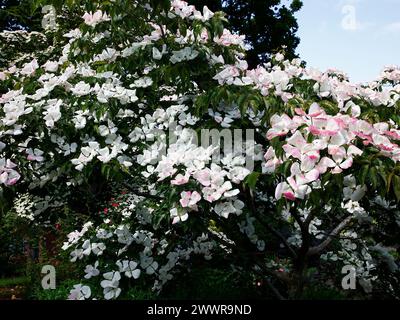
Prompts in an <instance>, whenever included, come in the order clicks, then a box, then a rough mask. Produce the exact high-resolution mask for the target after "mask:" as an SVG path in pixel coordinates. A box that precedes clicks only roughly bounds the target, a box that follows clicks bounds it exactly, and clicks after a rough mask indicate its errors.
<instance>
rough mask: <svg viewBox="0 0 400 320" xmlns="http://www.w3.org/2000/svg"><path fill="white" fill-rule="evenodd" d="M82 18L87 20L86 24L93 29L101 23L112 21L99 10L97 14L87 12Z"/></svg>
mask: <svg viewBox="0 0 400 320" xmlns="http://www.w3.org/2000/svg"><path fill="white" fill-rule="evenodd" d="M82 18H83V19H84V20H85V23H86V24H87V25H89V26H91V27H94V26H95V25H96V24H98V23H99V22H102V21H108V20H110V18H109V17H108V16H107V14H106V13H103V12H102V11H101V10H97V11H96V12H95V13H92V12H85V14H84V15H83V16H82Z"/></svg>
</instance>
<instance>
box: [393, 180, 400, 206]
mask: <svg viewBox="0 0 400 320" xmlns="http://www.w3.org/2000/svg"><path fill="white" fill-rule="evenodd" d="M392 185H393V191H394V195H395V196H396V199H397V202H400V177H399V176H393V179H392Z"/></svg>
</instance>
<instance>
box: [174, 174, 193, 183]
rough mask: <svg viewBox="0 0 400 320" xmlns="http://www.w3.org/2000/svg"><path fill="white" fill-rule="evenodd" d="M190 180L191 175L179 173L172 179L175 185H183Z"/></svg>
mask: <svg viewBox="0 0 400 320" xmlns="http://www.w3.org/2000/svg"><path fill="white" fill-rule="evenodd" d="M188 182H189V175H188V174H185V175H182V174H178V175H177V176H176V177H175V179H174V180H171V184H172V185H175V186H181V185H183V184H186V183H188Z"/></svg>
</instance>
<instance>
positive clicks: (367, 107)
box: [0, 0, 400, 299]
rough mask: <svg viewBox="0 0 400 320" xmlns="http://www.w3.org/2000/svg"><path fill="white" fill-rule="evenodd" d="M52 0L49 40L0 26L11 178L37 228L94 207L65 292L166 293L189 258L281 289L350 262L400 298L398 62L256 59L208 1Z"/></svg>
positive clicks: (361, 277)
mask: <svg viewBox="0 0 400 320" xmlns="http://www.w3.org/2000/svg"><path fill="white" fill-rule="evenodd" d="M49 4H52V3H51V1H50V2H46V1H42V3H41V5H43V7H44V10H43V12H44V13H45V18H44V20H43V21H44V23H43V27H44V30H43V33H39V34H38V33H27V32H23V31H16V32H7V33H2V34H0V38H1V39H4V41H3V42H2V44H1V46H2V50H3V48H4V49H6V48H7V50H8V51H4V52H8V53H7V55H6V57H5V58H2V59H3V60H1V63H2V66H3V68H2V70H1V71H0V93H1V96H0V104H1V109H0V121H1V122H0V185H1V188H2V197H3V200H2V201H4V202H3V203H12V202H14V206H13V208H12V209H11V210H13V211H14V212H15V213H16V214H18V215H20V216H21V217H23V218H25V219H26V218H28V220H31V221H33V222H34V223H38V224H40V223H48V221H52V219H53V220H54V219H57V218H58V217H60V216H62V215H63V214H64V215H65V212H66V210H65V209H63V208H65V207H67V208H72V207H73V210H69V211H68V210H67V212H69V213H68V214H73V213H71V212H72V211H75V212H85V213H86V214H87V220H88V221H87V222H86V223H85V224H84V225H83V226H76V229H77V230H76V231H74V232H72V233H70V234H69V236H68V239H67V240H66V242H65V243H64V246H63V249H64V250H68V252H70V254H71V261H72V262H76V263H80V264H81V265H82V278H81V279H77V283H78V282H79V283H78V284H77V285H75V286H74V288H72V290H71V294H70V298H71V299H87V298H93V297H96V298H102V297H103V298H105V299H114V298H118V297H121V295H123V290H124V288H126V287H127V286H128V284H129V285H132V284H133V285H134V284H146V285H147V284H148V285H150V286H151V287H152V288H153V289H154V290H156V291H160V290H161V289H162V286H163V285H164V284H165V283H166V282H167V281H170V280H172V279H173V277H174V274H175V273H176V272H178V271H179V269H182V268H184V267H185V266H187V265H188V263H189V261H190V257H193V256H195V255H202V256H204V258H205V259H207V260H208V259H211V258H212V257H213V256H224V257H225V259H226V261H229V263H230V264H232V265H233V266H235V267H236V268H238V270H241V271H242V272H251V273H254V274H255V275H257V277H259V278H260V277H261V278H262V279H263V281H264V282H265V283H266V285H267V286H268V287H269V288H270V290H271V292H273V294H275V295H276V297H277V298H287V297H288V298H299V297H301V296H302V294H303V292H304V290H305V289H306V288H308V287H310V286H312V285H313V284H315V283H318V282H321V281H327V280H329V282H331V284H330V285H331V286H333V287H339V288H340V287H341V279H342V276H343V275H342V274H341V269H342V267H343V266H345V265H350V266H352V267H353V268H354V270H355V274H356V278H357V281H358V283H359V285H360V287H361V288H362V290H361V289H360V290H358V291H357V294H362V292H365V293H366V294H369V293H371V292H374V290H375V291H376V290H378V292H384V293H385V294H388V295H391V296H396V294H398V293H396V290H397V289H398V285H399V283H398V275H399V273H398V253H397V251H396V250H398V243H399V226H400V213H399V210H398V202H399V200H400V165H399V161H400V146H399V145H398V143H399V140H400V130H399V128H398V125H399V124H400V116H399V115H400V114H399V108H400V69H399V68H398V67H387V68H385V70H384V71H383V73H382V75H381V76H380V77H379V78H378V79H377V80H376V81H374V82H372V83H368V84H353V83H350V82H349V80H348V79H347V77H346V75H345V74H343V73H341V72H339V71H337V70H328V71H326V72H320V71H318V70H315V69H307V68H304V66H303V65H302V63H301V61H300V60H293V61H287V60H285V58H284V54H277V55H276V56H275V57H274V58H273V61H272V63H270V64H266V65H263V66H259V67H258V68H257V69H255V70H248V66H247V63H246V60H245V45H244V37H242V36H240V35H236V34H233V33H231V32H230V31H229V30H228V29H226V28H225V26H226V23H227V21H226V20H225V18H224V15H223V13H220V12H218V13H213V12H211V11H210V10H209V9H208V8H207V7H204V8H201V10H197V9H196V8H195V7H193V6H190V5H188V4H187V3H186V2H185V1H180V0H174V1H169V0H165V1H156V0H152V1H150V0H148V1H134V0H130V1H109V2H108V1H69V2H67V4H65V5H58V6H57V5H56V4H54V5H55V7H52V8H53V9H49V8H48V7H47V9H45V8H46V7H45V6H46V5H49ZM35 39H38V40H35ZM39 39H40V40H39ZM11 44H14V47H12V48H11V49H10V47H8V46H9V45H10V46H11ZM15 44H18V46H15ZM22 44H24V45H22ZM110 186H113V188H112V189H113V192H114V194H115V195H114V198H115V199H114V200H113V201H112V202H111V206H107V207H106V208H105V209H104V207H102V204H101V201H99V200H101V199H103V196H104V194H106V193H107V192H108V190H109V189H110ZM88 195H90V196H91V197H92V204H91V205H90V206H86V207H85V205H84V202H83V201H81V202H79V200H80V199H81V200H82V199H83V198H85V197H89V196H88ZM99 212H101V215H99V214H98V213H99ZM83 269H84V270H83ZM83 271H84V272H83ZM397 292H398V291H397Z"/></svg>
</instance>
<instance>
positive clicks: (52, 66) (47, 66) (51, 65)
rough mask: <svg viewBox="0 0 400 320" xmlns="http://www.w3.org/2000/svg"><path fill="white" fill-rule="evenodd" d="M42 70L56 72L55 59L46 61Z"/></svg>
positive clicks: (56, 64)
mask: <svg viewBox="0 0 400 320" xmlns="http://www.w3.org/2000/svg"><path fill="white" fill-rule="evenodd" d="M43 68H44V70H46V71H47V72H56V71H57V70H58V63H57V62H55V61H47V62H46V63H45V64H44V65H43Z"/></svg>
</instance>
